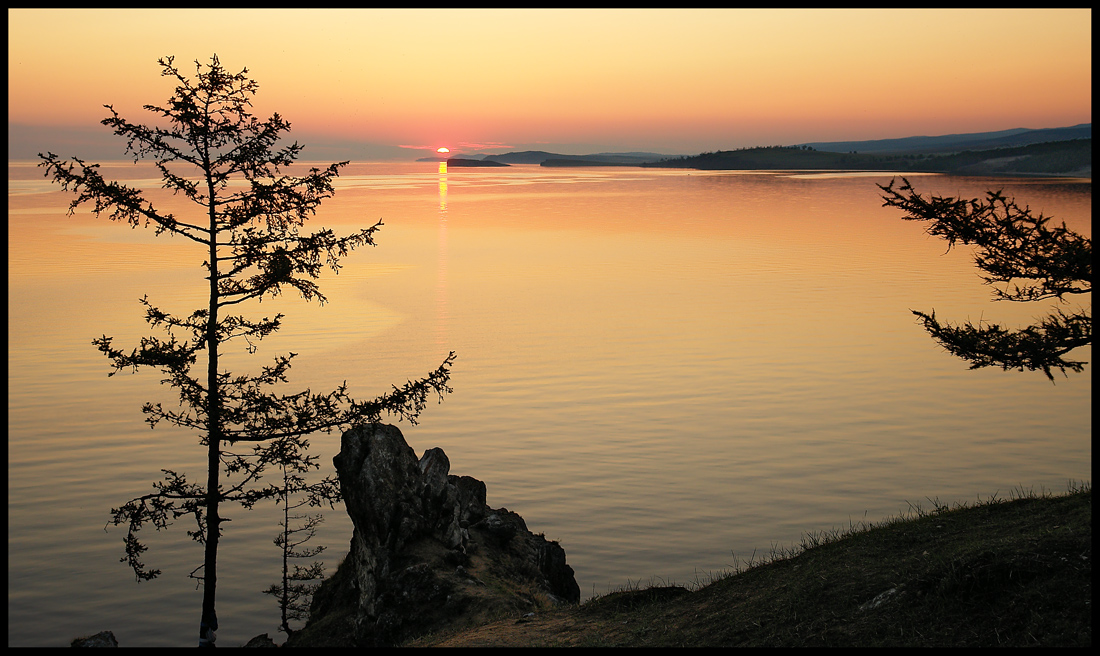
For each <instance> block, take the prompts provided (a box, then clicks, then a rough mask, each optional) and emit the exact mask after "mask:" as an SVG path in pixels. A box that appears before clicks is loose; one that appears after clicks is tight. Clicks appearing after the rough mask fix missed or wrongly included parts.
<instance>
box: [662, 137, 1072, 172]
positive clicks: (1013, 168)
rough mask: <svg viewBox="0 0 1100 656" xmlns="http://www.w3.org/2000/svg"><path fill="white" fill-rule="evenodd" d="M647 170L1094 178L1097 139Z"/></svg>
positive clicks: (781, 157) (688, 163) (690, 163)
mask: <svg viewBox="0 0 1100 656" xmlns="http://www.w3.org/2000/svg"><path fill="white" fill-rule="evenodd" d="M642 166H648V167H659V168H690V169H701V170H850V171H893V172H898V173H910V172H925V173H951V174H956V175H1072V176H1091V175H1092V139H1074V140H1071V141H1055V142H1047V143H1037V144H1031V145H1027V146H1019V147H1016V148H994V149H987V150H966V151H962V152H953V153H937V154H925V153H835V152H823V151H819V150H814V149H812V148H810V147H809V146H770V147H766V148H746V149H741V150H724V151H723V150H720V151H717V152H712V153H703V154H701V155H695V156H692V157H680V158H669V159H663V160H660V161H658V162H651V163H647V164H643V165H642Z"/></svg>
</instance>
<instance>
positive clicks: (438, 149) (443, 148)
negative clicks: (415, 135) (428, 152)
mask: <svg viewBox="0 0 1100 656" xmlns="http://www.w3.org/2000/svg"><path fill="white" fill-rule="evenodd" d="M435 152H437V153H449V152H451V149H450V148H447V147H446V146H441V147H439V148H436V150H435Z"/></svg>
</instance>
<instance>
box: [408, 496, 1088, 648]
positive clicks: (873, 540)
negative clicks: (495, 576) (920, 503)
mask: <svg viewBox="0 0 1100 656" xmlns="http://www.w3.org/2000/svg"><path fill="white" fill-rule="evenodd" d="M876 600H877V603H876ZM414 644H415V645H417V646H422V645H441V646H443V645H446V646H475V645H492V646H509V645H512V646H638V647H640V646H691V647H703V646H796V647H809V646H924V647H931V646H962V647H978V646H1038V645H1045V646H1088V645H1091V644H1092V490H1091V486H1084V487H1083V488H1081V489H1076V490H1072V491H1071V492H1070V493H1068V494H1066V495H1061V496H1050V495H1034V494H1026V495H1017V498H1014V499H1012V500H1007V501H1002V500H993V501H988V502H983V503H980V504H977V505H974V506H965V507H956V508H953V509H949V508H946V507H934V508H932V509H930V510H925V509H921V508H919V507H918V508H914V511H913V512H912V513H911V514H910V516H908V517H904V518H898V519H894V520H890V521H887V522H883V523H881V524H878V525H873V526H856V527H852V528H851V529H850V530H848V531H844V532H840V531H838V532H836V533H833V534H829V535H813V536H808V537H807V538H805V539H804V541H803V544H802V545H801V546H800V547H799V548H797V549H794V550H792V551H790V552H786V553H777V554H773V557H772V558H771V559H769V562H766V563H764V564H760V565H756V566H753V567H750V568H747V569H744V570H742V571H739V572H734V573H730V574H727V575H725V576H722V577H720V578H718V579H717V580H715V581H713V582H711V583H710V584H708V585H706V586H705V587H703V588H701V589H699V590H696V591H693V592H689V591H687V590H685V589H684V588H679V587H661V588H656V587H655V588H648V589H638V590H628V591H622V592H617V593H613V594H610V595H607V596H604V597H599V598H596V599H593V600H590V601H588V602H586V603H584V604H581V605H580V606H573V607H569V608H562V609H558V610H555V611H551V612H548V613H542V614H539V615H538V616H536V617H530V618H520V619H519V620H518V621H517V619H509V620H505V621H500V622H496V623H494V624H491V625H487V626H484V627H481V628H479V629H474V630H471V631H466V632H463V633H460V634H455V635H451V636H431V637H427V638H424V639H421V640H420V641H417V642H415V643H414Z"/></svg>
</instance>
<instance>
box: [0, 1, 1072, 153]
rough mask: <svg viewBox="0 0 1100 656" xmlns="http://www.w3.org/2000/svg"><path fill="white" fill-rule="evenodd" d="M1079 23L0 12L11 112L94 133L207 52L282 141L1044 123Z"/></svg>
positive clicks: (1037, 18) (886, 130)
mask: <svg viewBox="0 0 1100 656" xmlns="http://www.w3.org/2000/svg"><path fill="white" fill-rule="evenodd" d="M1091 36H1092V35H1091V10H1087V9H1084V10H969V11H967V10H805V9H799V10H632V11H628V10H72V9H55V10H11V9H9V10H8V55H9V57H8V74H9V81H8V89H9V96H8V98H9V100H8V111H9V119H8V120H9V124H14V125H17V126H64V127H81V128H84V127H90V128H92V129H96V128H98V129H99V130H101V131H102V130H104V128H102V127H101V126H98V121H99V120H100V119H101V118H103V117H104V116H105V110H104V109H103V108H102V105H104V104H108V103H110V104H113V105H114V106H115V107H116V109H118V110H119V112H120V113H121V114H123V116H125V117H126V118H128V119H130V120H134V121H146V120H148V118H147V116H148V115H147V113H146V112H144V111H143V110H141V109H140V107H141V105H142V104H145V103H151V102H152V103H159V102H161V101H163V100H164V99H165V98H167V96H168V95H169V94H170V93H171V84H170V82H169V81H168V80H166V79H164V78H161V77H160V76H159V68H158V67H157V65H156V60H157V58H158V57H160V56H163V55H167V54H174V55H175V56H176V58H177V63H183V64H186V67H185V68H184V70H186V71H188V72H191V71H192V70H193V68H192V66H191V65H190V62H192V61H193V60H195V59H201V60H203V61H207V60H208V59H209V57H210V55H211V54H212V53H214V52H216V53H217V54H218V56H219V58H220V59H221V61H222V63H223V64H224V65H226V66H227V67H228V68H230V69H233V70H239V69H240V68H243V67H247V68H248V69H249V71H250V72H251V74H252V76H253V77H254V78H255V79H256V80H257V81H258V82H259V83H260V93H259V95H258V96H257V100H256V110H257V113H258V114H260V115H262V116H267V115H269V114H270V113H271V112H273V111H278V112H279V113H280V114H282V115H283V116H285V117H286V118H288V119H289V120H290V121H291V122H292V124H293V127H294V132H293V133H292V134H293V136H295V137H296V138H299V139H302V140H303V141H305V142H306V143H312V142H311V141H309V139H314V140H322V141H329V140H331V141H337V140H352V141H357V142H364V143H368V144H376V145H378V146H379V147H380V148H379V150H378V151H377V152H379V153H382V152H389V153H392V152H400V150H401V149H399V148H397V147H398V146H415V147H422V148H424V149H426V150H427V149H430V150H432V151H434V150H435V149H436V148H438V147H439V146H448V147H450V148H451V149H452V150H454V151H456V152H459V151H462V150H467V151H472V150H478V149H479V147H480V150H482V151H483V152H484V151H487V150H488V148H489V147H491V146H498V148H497V150H498V151H499V150H501V149H504V150H508V149H532V148H539V149H543V150H551V151H554V152H577V153H580V152H597V151H599V150H619V151H625V150H646V151H657V152H665V153H686V154H693V153H698V152H702V151H704V150H719V149H730V148H738V147H743V146H756V145H773V144H794V143H802V142H808V141H839V140H853V139H881V138H894V137H905V136H913V135H934V134H951V133H960V132H982V131H990V130H1002V129H1008V128H1017V127H1026V128H1046V127H1062V126H1068V125H1074V124H1077V123H1087V122H1091V120H1092V101H1091V96H1092V81H1091V76H1092V68H1091ZM143 115H144V116H143ZM9 132H12V130H11V129H9ZM408 152H409V153H411V154H416V155H420V154H427V153H426V152H420V151H415V150H410V151H408Z"/></svg>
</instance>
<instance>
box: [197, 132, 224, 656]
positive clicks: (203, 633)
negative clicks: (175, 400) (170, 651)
mask: <svg viewBox="0 0 1100 656" xmlns="http://www.w3.org/2000/svg"><path fill="white" fill-rule="evenodd" d="M203 164H204V166H205V169H206V171H207V176H206V182H207V189H208V190H209V196H208V198H209V199H210V266H209V269H208V270H209V272H210V315H209V316H208V317H207V324H206V348H207V356H208V367H207V387H206V389H207V397H206V406H207V408H206V409H207V415H206V418H207V422H208V426H209V432H208V439H209V442H210V443H209V444H208V445H207V478H206V554H205V560H204V565H203V579H202V586H203V591H202V619H201V620H200V621H199V646H200V647H213V646H214V637H215V636H214V631H216V630H217V629H218V614H217V612H216V611H215V609H214V602H215V598H216V593H217V589H218V538H219V537H221V530H220V525H221V517H219V516H218V502H219V501H220V494H219V483H218V478H219V474H220V473H221V457H220V456H221V433H222V431H221V394H220V390H219V389H218V335H217V328H218V246H217V241H218V224H217V209H216V206H215V203H214V184H213V181H212V180H211V179H210V174H209V172H210V161H209V158H208V157H207V156H205V154H204V157H203Z"/></svg>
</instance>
